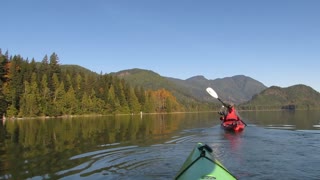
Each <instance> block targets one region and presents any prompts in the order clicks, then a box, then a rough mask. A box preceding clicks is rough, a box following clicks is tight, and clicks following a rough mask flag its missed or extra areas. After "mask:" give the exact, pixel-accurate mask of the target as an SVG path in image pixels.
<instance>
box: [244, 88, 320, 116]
mask: <svg viewBox="0 0 320 180" xmlns="http://www.w3.org/2000/svg"><path fill="white" fill-rule="evenodd" d="M242 108H243V109H251V110H265V109H290V110H295V109H319V108H320V93H318V92H317V91H315V90H314V89H312V88H311V87H309V86H306V85H302V84H298V85H294V86H290V87H287V88H281V87H278V86H271V87H270V88H267V89H265V90H264V91H262V92H261V93H260V94H257V95H255V96H254V97H253V98H252V100H250V101H249V102H247V103H244V104H242Z"/></svg>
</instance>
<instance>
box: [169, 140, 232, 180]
mask: <svg viewBox="0 0 320 180" xmlns="http://www.w3.org/2000/svg"><path fill="white" fill-rule="evenodd" d="M175 179H179V180H182V179H183V180H189V179H190V180H191V179H192V180H195V179H207V180H208V179H214V180H219V179H221V180H233V179H236V177H235V176H233V175H232V174H231V173H230V172H229V171H228V170H227V169H226V168H225V167H224V166H223V165H222V164H221V163H220V162H219V161H218V160H216V159H215V158H214V157H213V155H212V149H211V148H210V147H209V146H208V145H206V144H202V143H198V144H197V145H196V147H195V148H194V149H193V151H192V152H191V153H190V155H189V157H188V158H187V160H186V161H185V162H184V164H183V165H182V167H181V169H180V171H179V172H178V174H177V175H176V177H175Z"/></svg>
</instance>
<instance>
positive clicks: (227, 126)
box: [221, 120, 245, 132]
mask: <svg viewBox="0 0 320 180" xmlns="http://www.w3.org/2000/svg"><path fill="white" fill-rule="evenodd" d="M221 127H222V128H223V129H224V130H227V131H235V132H239V131H243V130H244V127H245V124H244V123H242V122H241V121H234V120H231V121H224V122H222V123H221Z"/></svg>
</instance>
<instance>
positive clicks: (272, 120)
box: [0, 111, 320, 180]
mask: <svg viewBox="0 0 320 180" xmlns="http://www.w3.org/2000/svg"><path fill="white" fill-rule="evenodd" d="M240 115H241V116H242V118H243V120H244V121H245V122H246V123H247V124H248V127H247V128H246V129H245V130H244V132H242V133H238V134H232V133H227V132H224V131H223V130H222V129H221V128H220V124H219V123H220V122H219V120H218V114H217V113H215V112H210V113H185V114H170V115H144V116H142V117H140V115H137V116H116V117H109V116H105V117H90V118H72V119H46V120H37V119H31V120H16V121H6V122H5V123H4V124H1V125H0V179H173V178H174V176H175V175H176V173H177V172H178V171H179V169H180V167H181V166H182V164H183V162H184V161H185V159H186V158H187V156H188V155H189V153H190V152H191V150H192V149H193V147H194V146H195V145H196V143H198V142H202V143H206V144H208V145H209V146H211V148H212V149H213V153H214V155H215V156H216V158H217V159H218V160H219V161H220V162H222V163H223V164H224V165H225V167H226V168H227V169H229V170H230V171H231V172H232V173H233V174H234V175H235V176H236V177H238V178H239V179H259V180H260V179H266V180H267V179H268V180H269V179H279V178H280V179H299V180H300V179H320V165H319V164H320V154H319V150H320V111H295V112H288V111H274V112H240Z"/></svg>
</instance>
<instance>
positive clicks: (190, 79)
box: [186, 75, 208, 81]
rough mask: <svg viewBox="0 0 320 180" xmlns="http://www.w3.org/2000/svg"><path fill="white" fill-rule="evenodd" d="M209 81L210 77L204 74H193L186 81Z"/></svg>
mask: <svg viewBox="0 0 320 180" xmlns="http://www.w3.org/2000/svg"><path fill="white" fill-rule="evenodd" d="M203 80H204V81H207V80H208V79H207V78H205V77H204V76H202V75H197V76H193V77H191V78H188V79H186V81H203Z"/></svg>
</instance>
